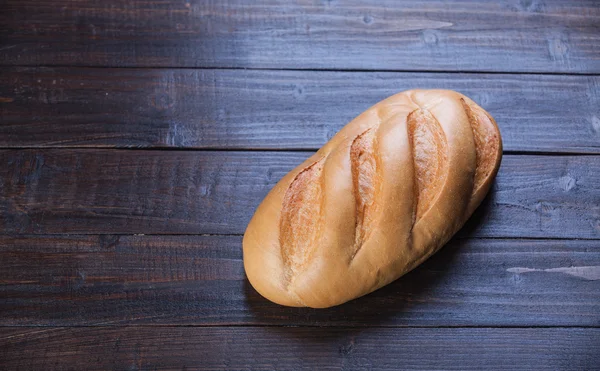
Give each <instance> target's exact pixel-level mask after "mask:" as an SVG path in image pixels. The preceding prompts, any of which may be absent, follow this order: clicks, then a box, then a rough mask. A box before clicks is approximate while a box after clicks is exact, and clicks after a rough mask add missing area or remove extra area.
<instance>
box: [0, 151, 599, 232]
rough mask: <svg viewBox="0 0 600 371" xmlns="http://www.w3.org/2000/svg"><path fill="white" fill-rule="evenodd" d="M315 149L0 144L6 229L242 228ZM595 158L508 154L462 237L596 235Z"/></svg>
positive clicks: (1, 196) (1, 204)
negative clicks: (16, 146) (15, 147)
mask: <svg viewBox="0 0 600 371" xmlns="http://www.w3.org/2000/svg"><path fill="white" fill-rule="evenodd" d="M310 154H311V152H262V151H251V152H247V151H242V152H237V151H147V150H146V151H144V150H111V149H94V150H91V149H87V150H86V149H29V150H0V163H5V164H8V166H6V167H4V168H0V179H3V181H4V184H3V187H2V193H1V194H0V211H1V212H2V214H3V215H4V218H3V220H2V224H0V225H1V226H2V228H3V230H4V231H5V232H6V233H38V234H56V233H86V234H96V233H103V234H115V233H117V234H127V233H144V234H157V233H161V234H164V233H167V234H242V233H244V230H245V228H246V225H247V224H248V222H249V221H250V218H251V217H252V214H253V213H254V210H255V209H256V207H257V206H258V204H259V203H260V201H261V200H262V199H263V197H264V196H265V195H266V194H267V192H268V191H269V190H270V189H271V188H272V187H273V186H274V185H275V183H276V182H277V181H278V180H279V179H280V178H281V177H282V176H283V175H284V174H286V173H287V172H288V171H290V170H292V169H293V168H294V167H295V166H296V165H298V164H300V163H301V162H302V161H304V160H305V159H306V158H307V157H309V155H310ZM598 195H600V156H598V155H588V156H573V155H569V156H548V155H535V156H533V155H505V156H504V158H503V160H502V165H501V167H500V171H499V174H498V176H497V178H496V181H495V184H494V186H493V189H492V190H491V192H490V195H489V197H488V198H487V200H486V201H485V202H484V203H483V205H482V206H481V207H480V208H479V210H478V211H477V213H476V214H475V215H474V216H473V217H472V218H471V220H470V221H469V223H467V227H466V228H465V230H463V231H462V232H460V233H459V235H461V236H471V237H513V238H520V237H542V238H594V239H595V238H600V204H598Z"/></svg>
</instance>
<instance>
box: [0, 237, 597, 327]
mask: <svg viewBox="0 0 600 371" xmlns="http://www.w3.org/2000/svg"><path fill="white" fill-rule="evenodd" d="M241 241H242V239H241V237H239V236H16V237H10V236H1V237H0V261H2V265H1V266H0V282H1V285H0V296H1V297H3V300H2V301H0V325H2V326H7V325H44V326H48V325H51V326H52V325H53V326H73V325H78V326H79V325H86V326H114V325H123V324H161V325H167V324H171V325H172V324H177V325H299V326H304V325H310V326H365V327H372V326H384V327H389V326H464V325H468V326H600V241H585V240H580V241H575V240H571V241H559V240H502V239H471V240H467V239H455V240H453V241H452V242H451V243H450V244H449V245H448V246H445V247H444V248H443V249H442V250H441V251H440V252H438V253H437V254H436V255H434V256H433V257H432V258H431V259H430V260H429V261H427V262H426V263H424V264H423V265H421V266H420V267H418V268H417V269H416V270H415V271H413V272H411V273H409V274H408V275H406V276H405V277H403V278H401V279H400V280H398V281H396V282H394V283H393V284H391V285H389V286H386V287H385V288H383V289H381V290H379V291H376V292H375V293H373V294H371V295H368V296H366V297H363V298H360V299H358V300H354V301H352V302H350V303H347V304H344V305H342V306H339V307H335V308H329V309H324V310H313V309H306V308H287V307H281V306H279V305H276V304H273V303H271V302H269V301H267V300H266V299H264V298H262V297H261V296H260V295H259V294H258V293H257V292H256V291H255V290H254V289H253V288H252V287H251V286H250V285H249V283H248V282H247V280H246V277H245V275H244V268H243V264H242V244H241Z"/></svg>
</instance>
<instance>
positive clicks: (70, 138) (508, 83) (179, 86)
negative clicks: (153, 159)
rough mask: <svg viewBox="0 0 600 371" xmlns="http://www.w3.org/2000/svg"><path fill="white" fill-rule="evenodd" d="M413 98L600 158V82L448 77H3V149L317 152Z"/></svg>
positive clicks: (152, 72) (40, 73) (175, 73)
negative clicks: (386, 102)
mask: <svg viewBox="0 0 600 371" xmlns="http://www.w3.org/2000/svg"><path fill="white" fill-rule="evenodd" d="M413 88H443V89H453V90H458V91H460V92H462V93H464V94H466V95H468V96H470V97H471V98H473V99H474V100H475V101H477V102H478V103H479V104H481V105H482V106H483V107H484V108H485V109H487V110H488V111H489V112H490V113H491V114H492V115H493V116H494V117H495V118H496V121H497V122H498V124H499V125H500V129H501V132H502V136H503V140H504V148H505V150H508V151H527V152H530V151H543V152H588V153H599V152H600V77H599V76H548V75H526V76H523V75H501V74H447V73H381V72H378V73H373V72H367V73H364V72H354V73H352V72H327V71H320V72H316V71H244V70H173V69H167V70H164V69H161V70H158V69H102V68H98V69H95V68H5V69H2V70H1V71H0V119H1V121H2V125H0V146H1V147H26V146H34V147H64V146H68V147H112V146H116V147H170V148H219V149H258V148H262V149H298V148H302V149H317V148H319V147H321V146H322V145H323V144H324V143H325V142H326V141H327V140H328V139H329V138H331V136H333V135H334V134H335V133H336V132H337V131H338V130H339V129H340V128H342V127H343V126H344V125H345V124H346V123H348V122H349V121H350V120H351V119H352V118H354V117H355V116H357V115H358V114H360V113H361V112H362V111H364V110H365V109H367V108H368V107H370V106H371V105H373V104H375V103H377V102H378V101H380V100H382V99H384V98H386V97H388V96H390V95H392V94H395V93H397V92H400V91H403V90H408V89H413Z"/></svg>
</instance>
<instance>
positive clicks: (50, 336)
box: [0, 327, 600, 370]
mask: <svg viewBox="0 0 600 371" xmlns="http://www.w3.org/2000/svg"><path fill="white" fill-rule="evenodd" d="M432 339H435V341H432ZM598 339H600V329H597V328H594V329H590V328H587V329H583V328H554V329H550V328H543V329H531V328H529V329H527V328H510V329H497V328H493V329H490V328H462V329H461V328H412V329H399V328H366V329H365V328H351V329H329V328H293V327H245V328H244V327H242V328H239V327H199V328H198V327H117V328H115V327H83V328H61V327H58V328H57V327H49V328H37V329H24V328H5V329H4V335H3V336H2V338H0V347H2V348H3V349H6V350H7V352H6V353H7V357H6V358H5V360H4V365H5V366H6V367H8V368H14V369H17V368H18V369H48V368H73V369H80V370H81V369H104V370H106V369H117V370H155V369H178V370H186V369H190V368H191V369H205V370H214V369H233V370H244V369H249V368H250V369H261V370H264V369H303V370H348V369H357V370H365V369H372V370H397V369H399V368H402V369H421V370H432V369H439V368H440V367H441V366H443V367H444V369H456V370H482V369H486V370H487V369H490V368H491V369H515V368H517V369H523V370H548V369H552V370H555V369H561V370H562V369H567V370H569V369H573V370H593V369H596V368H597V367H598V363H597V360H598V353H597V350H598V346H600V344H599V342H598ZM424 349H427V352H426V353H424V352H423V350H424Z"/></svg>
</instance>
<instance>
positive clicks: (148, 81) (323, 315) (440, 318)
mask: <svg viewBox="0 0 600 371" xmlns="http://www.w3.org/2000/svg"><path fill="white" fill-rule="evenodd" d="M0 9H1V10H0V66H2V67H0V369H2V370H4V369H7V370H12V369H33V370H38V369H44V370H47V369H73V370H80V369H98V370H106V369H134V370H150V369H290V370H296V369H323V370H332V369H336V370H338V369H339V370H350V369H356V370H362V369H374V370H378V369H427V370H431V369H461V370H464V369H507V368H513V369H514V368H516V369H527V370H530V369H552V370H558V369H572V370H593V369H600V351H599V350H600V3H598V2H597V1H594V0H574V1H559V0H543V1H542V0H504V1H494V2H491V1H475V0H467V1H446V0H434V1H392V0H383V1H377V2H375V1H359V0H347V1H341V0H323V1H321V0H314V1H312V0H311V1H290V2H285V1H278V0H265V1H260V2H247V1H242V0H228V1H202V0H154V1H147V0H135V1H126V0H108V1H103V2H94V1H89V0H74V1H73V0H57V1H49V0H19V1H17V0H4V1H2V2H0ZM411 88H444V89H454V90H458V91H460V92H463V93H465V94H467V95H469V96H470V97H472V98H473V99H474V100H475V101H477V102H478V103H480V104H481V105H482V106H483V107H484V108H485V109H487V110H488V111H489V112H490V113H491V114H492V115H493V116H494V117H495V118H496V120H497V121H498V124H499V126H500V129H501V132H502V136H503V140H504V150H505V154H504V159H503V162H502V166H501V168H500V172H499V174H498V177H497V179H496V181H495V183H494V186H493V188H492V191H491V192H490V195H489V196H488V197H487V199H486V200H485V201H484V203H483V204H482V206H481V207H480V208H479V209H478V210H477V211H476V213H475V214H474V215H473V217H472V218H471V219H470V220H469V221H468V222H467V224H466V226H465V227H464V228H463V229H462V230H461V231H460V232H459V233H458V234H457V236H456V237H455V238H453V239H452V241H451V242H450V243H449V244H448V245H447V246H445V247H444V248H443V249H442V250H441V251H440V252H439V253H437V254H436V255H435V256H433V257H432V258H431V259H430V260H428V261H427V262H425V263H424V264H423V265H421V266H420V267H418V268H417V269H415V270H414V271H413V272H411V273H409V274H407V275H406V276H405V277H403V278H402V279H400V280H398V281H396V282H394V283H392V284H390V285H389V286H387V287H385V288H383V289H381V290H378V291H376V292H374V293H372V294H370V295H368V296H366V297H363V298H360V299H357V300H354V301H352V302H350V303H347V304H344V305H342V306H339V307H335V308H330V309H325V310H312V309H305V308H285V307H281V306H278V305H275V304H273V303H270V302H269V301H267V300H265V299H264V298H262V297H261V296H260V295H259V294H258V293H257V292H256V291H255V290H254V289H253V288H252V286H251V285H250V284H249V283H248V281H247V280H246V277H245V274H244V270H243V262H242V252H241V240H242V236H241V235H242V233H243V232H244V230H245V227H246V224H247V222H248V221H249V219H250V217H251V216H252V213H253V212H254V209H255V208H256V206H257V205H258V204H259V202H260V201H261V199H262V198H263V197H264V195H265V194H266V193H267V192H268V191H269V189H270V188H271V187H272V186H273V185H274V184H275V183H276V182H277V181H278V180H279V179H280V178H281V177H282V176H283V175H284V174H285V173H286V172H287V171H289V170H290V169H292V168H293V167H294V166H296V165H297V164H298V163H300V162H301V161H302V160H303V159H305V158H306V157H307V156H309V155H310V154H311V153H312V152H313V151H314V150H316V149H317V148H319V147H320V146H321V145H322V144H323V143H325V142H326V141H327V140H328V139H329V138H330V137H331V136H332V135H334V134H335V132H336V131H337V130H339V129H340V128H341V127H342V126H343V125H344V124H346V123H347V122H348V121H349V120H350V119H352V118H353V117H355V116H356V115H357V114H359V113H361V112H362V111H363V110H365V109H366V108H368V107H369V106H371V105H373V104H374V103H376V102H377V101H379V100H381V99H383V98H385V97H387V96H389V95H391V94H394V93H396V92H399V91H402V90H406V89H411Z"/></svg>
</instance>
